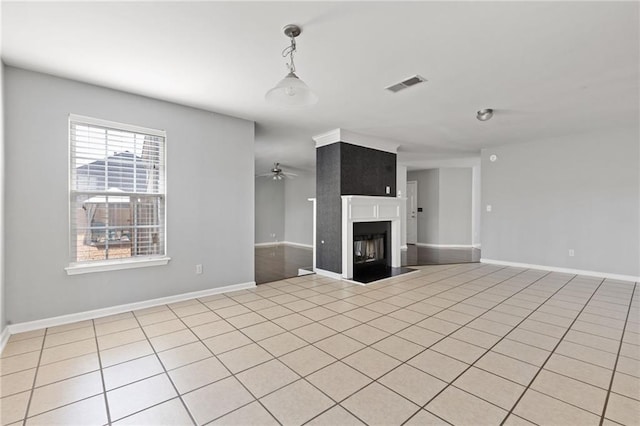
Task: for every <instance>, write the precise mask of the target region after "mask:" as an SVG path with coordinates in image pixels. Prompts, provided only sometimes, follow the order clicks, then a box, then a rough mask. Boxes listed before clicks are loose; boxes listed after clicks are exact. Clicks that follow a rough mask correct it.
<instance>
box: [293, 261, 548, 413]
mask: <svg viewBox="0 0 640 426" xmlns="http://www.w3.org/2000/svg"><path fill="white" fill-rule="evenodd" d="M504 269H505V268H500V269H498V270H496V271H493V272H491V273H489V274H486V275H482V276H480V277H476V278H474V279H472V280H469V281H465V282H463V283H460V284H458V285H456V286H454V287H451V288H450V289H447V290H443V291H441V292H439V293H435V294H434V296H436V295H439V294H442V293H445V292H447V291H449V290H451V289H454V288H458V287H461V286H463V285H465V284H469V283H473V281H475V280H477V279H479V278H484V277H487V276H490V275H491V274H493V273H497V272H500V271H502V270H504ZM524 272H526V271H521V272H519V273H517V274H514V275H512V276H510V277H507V278H505V279H503V280H502V281H499V282H497V283H494V284H492V285H491V286H489V287H486V288H484V289H483V290H481V291H479V292H476V293H474V294H473V295H471V296H468V297H467V298H465V299H462V300H461V301H459V302H456V303H455V304H458V303H462V302H463V301H464V300H466V299H468V298H471V297H474V296H475V295H477V294H479V293H482V292H484V291H487V290H490V289H491V288H493V287H495V286H497V285H500V284H503V283H504V282H506V281H508V280H510V279H512V278H514V277H516V276H518V275H520V274H521V273H524ZM546 275H548V274H545V276H546ZM532 284H533V283H531V284H528V285H527V287H528V286H530V285H532ZM525 288H526V287H525ZM429 297H433V296H429ZM429 297H427V298H429ZM509 297H511V296H509ZM423 300H426V299H422V300H421V301H417V302H415V303H420V302H422V301H423ZM455 304H454V305H455ZM364 306H367V305H364ZM409 306H411V305H409ZM451 306H453V305H451ZM399 309H405V308H399ZM399 309H398V310H399ZM447 309H449V308H442V309H441V310H440V311H438V312H436V313H434V314H431V315H428V316H427V317H426V318H425V319H427V318H431V317H433V316H434V315H437V314H438V313H440V312H444V311H446V310H447ZM396 311H397V310H396ZM396 311H393V312H396ZM486 312H487V311H485V312H483V313H482V314H481V315H484V314H485V313H486ZM481 315H480V316H481ZM476 318H477V317H476ZM476 318H474V320H475V319H476ZM471 321H473V320H471ZM412 326H417V327H420V326H419V325H417V324H416V323H414V324H409V325H408V326H407V327H404V328H402V329H400V330H398V331H397V332H396V333H389V336H386V337H385V338H383V339H380V340H384V339H386V338H388V337H391V336H396V337H398V338H400V339H403V340H407V339H404V338H403V337H401V336H397V334H398V333H399V332H401V331H403V330H405V329H407V328H409V327H412ZM356 327H357V326H356ZM462 327H464V325H461V326H459V327H458V328H457V329H456V330H454V331H452V332H450V333H449V334H446V335H443V337H442V338H441V339H439V340H437V341H436V342H434V343H433V344H431V345H430V346H429V347H426V348H424V349H423V350H421V351H420V352H418V353H417V354H415V355H413V356H412V357H410V358H409V359H407V360H405V361H402V360H399V359H397V358H395V357H393V356H391V355H388V354H386V353H385V352H382V351H380V350H378V349H376V348H375V347H373V345H375V344H376V343H378V342H379V341H380V340H376V341H375V342H373V343H371V344H365V346H364V347H363V348H360V349H358V350H357V351H355V352H353V353H352V354H349V355H347V356H346V357H344V358H347V357H349V356H351V355H353V354H355V353H358V352H361V351H363V350H365V349H367V348H370V349H373V350H375V351H378V352H381V353H382V354H384V355H386V356H389V357H390V358H392V359H394V360H397V361H399V362H400V364H398V365H397V366H395V367H394V368H392V369H391V370H389V371H387V372H385V373H384V374H383V375H382V376H380V377H378V378H372V377H370V376H367V375H366V374H365V373H363V372H361V371H360V370H357V369H355V370H356V371H358V372H360V373H361V374H363V375H364V376H365V377H367V378H368V379H370V380H372V382H371V383H367V384H366V385H364V386H363V387H361V388H359V389H357V390H356V391H354V392H352V393H351V394H349V395H347V396H346V397H344V398H343V399H342V400H341V401H340V402H339V403H338V405H340V406H341V407H342V408H343V409H345V410H346V411H348V412H349V413H350V414H352V415H354V416H356V415H355V413H352V412H351V411H350V410H349V409H347V408H346V407H344V406H343V405H342V402H344V401H346V400H347V399H349V398H350V397H351V396H353V395H355V394H356V393H358V392H360V391H361V390H362V389H364V388H366V387H368V386H370V385H371V384H372V383H377V384H378V385H380V386H382V387H384V388H385V389H387V390H389V391H390V392H393V393H395V394H396V395H398V396H400V397H401V398H403V399H406V400H407V401H409V402H411V403H412V404H414V405H416V406H417V407H418V410H417V411H416V412H415V413H413V414H412V415H411V416H410V417H409V418H408V419H407V420H409V419H411V418H413V417H414V416H415V415H416V414H417V413H419V412H420V411H421V410H422V407H421V406H420V405H419V404H417V403H415V402H414V401H412V400H410V399H408V398H407V397H405V396H404V395H402V394H400V393H398V392H397V391H396V390H394V389H391V388H389V387H388V386H386V385H385V384H384V383H381V382H379V381H378V380H379V379H380V378H381V377H384V376H386V375H387V374H389V373H391V372H392V371H394V370H396V369H398V368H400V367H401V366H403V365H405V364H407V363H408V361H410V360H411V359H413V358H415V357H416V356H418V355H420V354H421V353H423V352H425V351H426V350H428V349H429V348H430V347H431V346H433V345H435V344H436V343H438V342H440V341H442V340H443V339H445V338H447V337H449V336H450V335H451V334H453V333H455V332H456V331H458V330H459V329H461V328H462ZM352 328H355V327H352ZM420 328H422V327H420ZM425 330H428V329H425ZM383 331H384V330H383ZM428 331H432V332H433V330H428ZM435 333H436V334H442V333H438V332H435ZM338 334H342V332H340V333H338ZM330 337H331V336H330ZM330 337H327V339H328V338H330ZM347 337H350V336H347ZM323 340H324V339H323ZM354 340H356V341H358V342H360V341H359V340H357V339H354ZM319 341H322V340H319ZM407 341H409V342H411V343H413V344H416V345H418V346H420V347H423V346H422V345H421V344H418V343H415V342H412V341H410V340H407ZM315 343H317V342H315ZM360 343H363V342H360ZM363 344H364V343H363ZM312 345H313V346H315V344H312ZM474 346H475V345H474ZM318 349H320V350H322V348H318ZM323 352H325V351H323ZM325 353H326V352H325ZM329 355H331V354H329ZM331 356H332V355H331ZM445 356H449V355H445ZM332 357H333V356H332ZM344 358H343V359H344ZM337 362H343V361H342V359H338V360H337V361H336V362H332V363H330V364H328V365H326V366H324V367H322V368H321V369H319V370H317V371H320V370H322V369H324V368H327V367H329V366H330V365H333V364H335V363H337ZM343 363H344V362H343ZM346 365H347V366H349V367H350V368H353V367H351V366H350V365H349V364H346ZM407 365H408V364H407ZM409 366H410V367H411V365H409ZM413 368H415V367H413ZM418 370H420V369H418ZM420 371H422V370H420ZM314 373H315V371H314V372H312V373H310V374H309V375H311V374H314ZM424 373H425V374H428V375H430V376H431V374H429V373H426V372H424ZM305 377H306V376H305ZM438 380H440V379H438ZM325 411H328V409H327V410H325ZM323 413H324V411H323V412H321V413H319V414H318V415H316V416H315V417H314V418H316V417H318V416H320V415H322V414H323ZM356 417H357V416H356ZM436 417H438V416H436ZM358 419H359V418H358ZM311 420H313V418H312V419H311ZM311 420H309V421H311ZM359 420H360V419H359ZM407 420H405V422H406V421H407ZM447 423H448V422H447Z"/></svg>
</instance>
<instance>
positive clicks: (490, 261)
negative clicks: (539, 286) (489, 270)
mask: <svg viewBox="0 0 640 426" xmlns="http://www.w3.org/2000/svg"><path fill="white" fill-rule="evenodd" d="M480 263H486V264H489V265H499V266H513V267H515V268H526V269H540V270H542V271H551V272H561V273H564V274H573V275H584V276H587V277H597V278H609V279H612V280H620V281H631V282H637V281H640V277H634V276H633V275H621V274H611V273H608V272H598V271H588V270H585V269H571V268H561V267H558V266H547V265H534V264H530V263H520V262H507V261H504V260H494V259H483V258H480Z"/></svg>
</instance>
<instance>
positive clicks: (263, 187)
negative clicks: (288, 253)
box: [255, 177, 286, 244]
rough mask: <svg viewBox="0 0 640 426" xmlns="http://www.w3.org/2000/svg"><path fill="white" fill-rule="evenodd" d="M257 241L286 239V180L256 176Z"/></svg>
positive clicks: (265, 241)
mask: <svg viewBox="0 0 640 426" xmlns="http://www.w3.org/2000/svg"><path fill="white" fill-rule="evenodd" d="M255 182H256V187H255V188H256V194H255V199H256V206H255V209H256V226H255V243H256V244H260V243H273V242H277V241H284V235H285V230H284V221H285V211H284V209H285V201H284V197H285V184H286V182H285V181H282V180H273V179H271V178H269V179H267V178H264V177H257V178H256V181H255Z"/></svg>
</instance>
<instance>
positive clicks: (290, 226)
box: [284, 172, 316, 245]
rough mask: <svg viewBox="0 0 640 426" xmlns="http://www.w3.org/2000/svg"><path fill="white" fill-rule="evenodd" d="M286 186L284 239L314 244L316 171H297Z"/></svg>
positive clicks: (291, 241) (286, 182) (287, 181)
mask: <svg viewBox="0 0 640 426" xmlns="http://www.w3.org/2000/svg"><path fill="white" fill-rule="evenodd" d="M297 174H298V176H296V177H295V178H293V179H287V180H286V181H285V186H284V191H285V194H284V203H285V204H284V205H285V207H284V210H285V212H284V215H285V218H284V239H285V241H288V242H290V243H298V244H306V245H312V244H313V203H311V201H309V198H314V197H315V196H316V176H315V173H313V174H311V173H303V172H300V173H297Z"/></svg>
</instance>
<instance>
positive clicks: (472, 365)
mask: <svg viewBox="0 0 640 426" xmlns="http://www.w3.org/2000/svg"><path fill="white" fill-rule="evenodd" d="M551 274H552V272H551V271H549V272H548V273H546V274H545V275H543V276H542V277H540V278H538V279H536V280H535V281H534V282H533V283H531V284H530V285H529V286H527V287H525V288H523V289H521V290H519V291H518V292H516V293H514V294H513V295H512V296H509V297H508V298H507V299H505V300H508V299H510V298H511V297H513V296H515V295H517V294H518V293H520V292H521V291H524V290H526V289H528V288H529V287H530V286H531V285H533V284H536V283H539V282H540V281H541V280H543V279H544V278H546V277H548V276H549V275H551ZM575 278H576V276H575V275H574V276H573V277H572V278H571V279H570V280H568V281H567V282H565V283H564V284H563V285H562V286H560V287H559V288H558V289H557V290H555V291H554V292H553V293H552V294H550V295H549V296H548V297H547V298H546V299H545V300H544V301H542V302H541V303H540V304H539V305H538V307H536V308H535V309H533V310H532V311H531V312H529V314H527V315H526V316H525V317H523V318H522V319H521V320H520V321H519V322H518V323H517V324H515V325H514V326H512V328H511V330H509V331H508V332H507V333H506V334H505V335H503V336H502V337H501V338H500V339H498V341H497V342H495V343H494V344H493V345H491V346H490V347H489V348H487V349H485V348H483V349H485V352H484V353H483V354H482V355H480V356H479V357H478V358H477V359H476V360H475V361H473V362H472V363H471V364H469V366H468V367H467V368H465V369H464V370H463V371H462V372H460V373H459V374H458V375H457V376H456V377H454V378H453V379H452V380H451V381H450V382H449V383H447V385H446V386H445V387H444V388H442V389H441V390H440V391H439V392H438V393H437V394H435V395H434V396H433V397H432V398H431V399H430V400H429V401H427V402H426V403H425V404H424V405H423V406H422V408H423V409H425V410H426V407H427V405H429V404H430V403H431V402H432V401H433V400H434V399H436V398H437V397H438V396H439V395H440V394H442V393H443V392H444V391H445V390H446V389H447V388H448V387H449V386H454V387H455V388H456V389H459V388H458V387H457V386H455V385H453V383H454V382H455V381H456V380H458V378H460V377H461V376H462V375H463V374H464V373H466V372H467V371H468V370H470V369H471V368H472V367H474V366H475V364H476V363H477V362H478V361H479V360H480V359H482V358H483V357H484V356H485V355H486V354H488V353H489V352H491V350H492V349H493V348H495V347H496V346H497V345H498V344H499V343H500V342H502V341H503V340H505V339H506V338H507V336H508V335H509V333H511V332H512V331H513V330H516V329H517V328H518V326H519V325H520V324H522V323H523V322H524V321H526V320H527V319H528V318H529V317H530V316H531V315H532V314H533V313H535V312H536V311H537V310H538V309H539V308H540V307H541V306H543V305H544V304H545V303H546V302H547V301H549V300H551V298H552V297H553V296H555V295H556V294H557V293H558V292H560V291H561V290H563V289H564V288H565V287H566V286H567V285H569V283H571V281H573V279H575ZM501 303H503V302H500V303H498V305H500V304H501ZM498 305H496V306H498ZM491 309H493V308H491ZM491 309H490V310H491ZM525 344H526V343H525ZM527 346H531V345H527ZM510 358H512V357H510ZM513 359H516V358H513ZM518 361H521V360H518ZM491 374H494V375H496V376H498V375H497V374H495V373H491ZM498 377H501V376H498ZM460 390H462V391H464V392H466V393H468V394H470V395H473V396H474V397H476V398H479V399H482V400H483V401H486V400H485V399H484V398H480V397H479V396H477V395H475V394H473V393H470V392H467V391H466V390H464V389H460ZM486 402H488V403H489V404H492V405H494V406H496V407H498V408H500V409H502V410H504V408H502V407H499V406H497V405H496V404H494V403H492V402H490V401H486ZM432 414H433V413H432Z"/></svg>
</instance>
